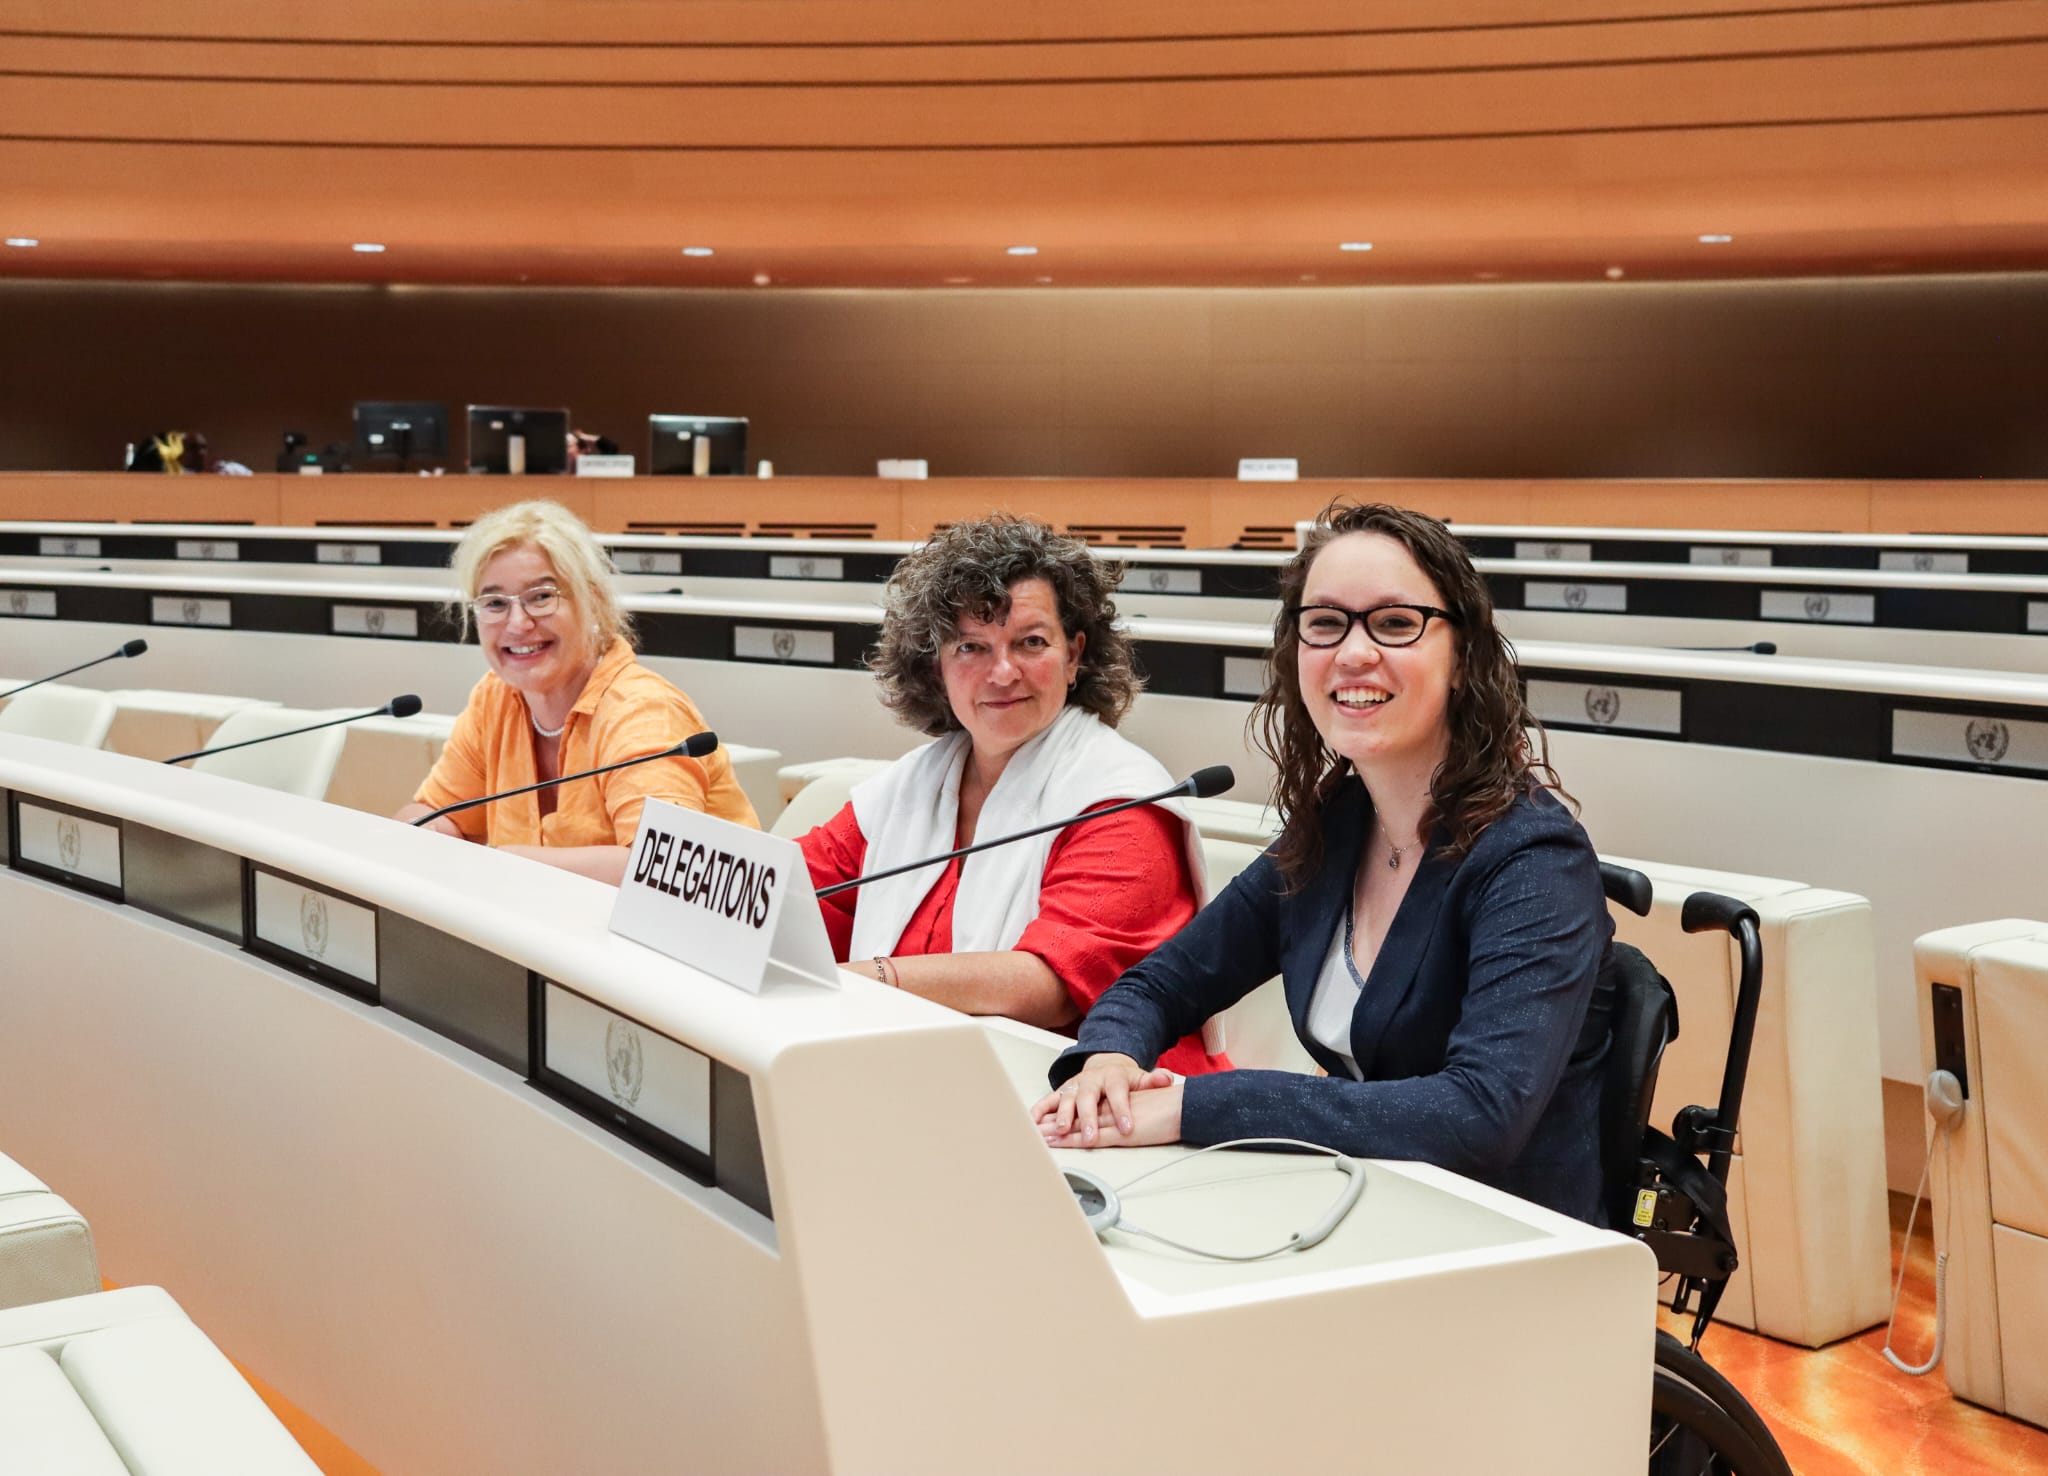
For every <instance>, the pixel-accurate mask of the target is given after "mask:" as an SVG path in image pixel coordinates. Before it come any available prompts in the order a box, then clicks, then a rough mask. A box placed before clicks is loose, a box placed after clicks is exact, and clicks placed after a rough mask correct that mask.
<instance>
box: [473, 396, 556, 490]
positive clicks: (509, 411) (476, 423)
mask: <svg viewBox="0 0 2048 1476" xmlns="http://www.w3.org/2000/svg"><path fill="white" fill-rule="evenodd" d="M515 450H516V451H517V453H518V454H517V456H516V458H515V456H514V452H515ZM515 459H516V460H517V462H518V463H519V464H518V465H516V466H515V465H514V464H513V463H514V461H515ZM469 469H470V470H471V471H472V472H490V473H492V474H494V475H497V476H503V475H505V474H506V473H508V472H523V473H525V474H526V475H527V476H534V477H552V476H560V475H561V474H562V473H564V472H566V471H567V470H568V469H569V412H568V411H567V410H528V409H523V408H520V407H517V406H511V405H471V406H470V407H469Z"/></svg>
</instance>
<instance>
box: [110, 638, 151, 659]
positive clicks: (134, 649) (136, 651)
mask: <svg viewBox="0 0 2048 1476" xmlns="http://www.w3.org/2000/svg"><path fill="white" fill-rule="evenodd" d="M148 649H149V642H148V641H130V642H129V643H128V644H127V645H125V646H123V647H122V648H121V649H120V651H119V652H117V653H116V654H118V655H122V656H140V655H141V654H142V653H143V652H144V651H147V650H148Z"/></svg>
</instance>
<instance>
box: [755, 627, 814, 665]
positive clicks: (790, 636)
mask: <svg viewBox="0 0 2048 1476" xmlns="http://www.w3.org/2000/svg"><path fill="white" fill-rule="evenodd" d="M732 654H733V656H734V658H735V659H737V660H740V661H787V662H795V663H797V664H799V665H805V666H830V665H832V663H833V660H834V652H833V648H832V632H831V631H829V630H792V629H790V628H789V627H787V626H765V625H735V626H734V627H733V628H732Z"/></svg>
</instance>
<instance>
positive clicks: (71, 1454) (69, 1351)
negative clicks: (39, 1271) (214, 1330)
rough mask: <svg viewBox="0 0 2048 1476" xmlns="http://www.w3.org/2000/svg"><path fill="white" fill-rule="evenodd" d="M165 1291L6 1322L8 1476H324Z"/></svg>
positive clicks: (1, 1397)
mask: <svg viewBox="0 0 2048 1476" xmlns="http://www.w3.org/2000/svg"><path fill="white" fill-rule="evenodd" d="M319 1469H320V1468H319V1467H318V1466H316V1465H314V1464H313V1462H312V1461H311V1460H310V1459H309V1458H308V1457H307V1455H306V1453H305V1452H304V1451H303V1450H301V1449H300V1448H299V1446H298V1443H297V1442H296V1441H294V1440H293V1439H292V1437H291V1435H290V1434H289V1433H287V1432H286V1430H285V1428H284V1426H283V1425H281V1424H279V1423H278V1421H277V1417H276V1416H275V1415H273V1414H271V1412H270V1410H269V1408H268V1407H267V1406H265V1404H264V1403H263V1401H262V1400H261V1399H260V1398H258V1397H257V1394H256V1391H255V1390H254V1389H251V1388H250V1387H249V1385H248V1382H247V1381H246V1380H245V1379H243V1377H242V1376H241V1375H240V1374H239V1373H237V1372H235V1367H234V1365H233V1364H231V1363H229V1362H228V1361H227V1359H226V1358H225V1357H223V1356H222V1355H221V1351H220V1349H218V1348H216V1347H215V1346H214V1345H213V1343H212V1342H211V1341H210V1340H209V1339H208V1338H207V1336H206V1334H205V1333H203V1332H201V1331H200V1330H199V1329H198V1328H196V1327H194V1326H193V1325H192V1323H191V1321H190V1320H189V1319H187V1318H186V1316H185V1314H184V1312H183V1311H181V1310H180V1309H179V1307H178V1304H177V1303H176V1302H174V1301H172V1300H171V1298H170V1297H169V1295H167V1294H166V1293H165V1292H164V1291H163V1290H162V1289H161V1288H160V1287H154V1286H136V1287H126V1288H123V1289H122V1290H120V1291H110V1292H94V1293H93V1294H91V1295H89V1296H79V1297H68V1298H66V1299H64V1300H62V1301H55V1302H38V1303H36V1304H35V1305H33V1306H27V1307H16V1308H13V1309H12V1310H10V1311H5V1312H0V1471H8V1472H16V1471H18V1472H22V1473H24V1476H26V1473H29V1472H35V1473H39V1476H40V1473H46V1472H47V1473H52V1476H54V1473H60V1472H61V1473H63V1476H319Z"/></svg>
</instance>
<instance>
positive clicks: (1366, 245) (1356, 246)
mask: <svg viewBox="0 0 2048 1476" xmlns="http://www.w3.org/2000/svg"><path fill="white" fill-rule="evenodd" d="M1337 249H1338V250H1339V251H1370V250H1372V242H1370V241H1339V242H1338V243H1337Z"/></svg>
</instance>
